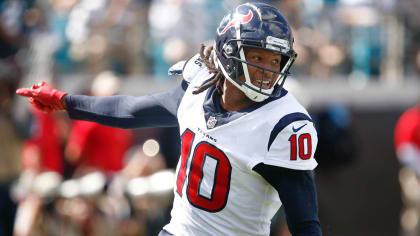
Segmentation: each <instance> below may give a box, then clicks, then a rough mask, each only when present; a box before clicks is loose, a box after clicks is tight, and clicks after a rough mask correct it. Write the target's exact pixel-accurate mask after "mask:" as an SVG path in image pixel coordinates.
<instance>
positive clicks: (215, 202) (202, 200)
mask: <svg viewBox="0 0 420 236" xmlns="http://www.w3.org/2000/svg"><path fill="white" fill-rule="evenodd" d="M194 138H195V134H194V132H192V131H191V130H189V129H187V130H186V131H185V132H184V133H183V134H182V136H181V160H180V161H181V163H180V167H179V170H178V174H177V181H176V192H177V193H178V194H179V195H180V196H181V197H183V196H182V195H183V194H182V188H183V186H184V184H185V183H186V184H187V185H186V195H187V199H188V201H189V202H190V204H191V205H193V206H195V207H197V208H200V209H202V210H205V211H209V212H218V211H221V210H222V209H223V208H224V207H225V206H226V203H227V199H228V195H229V186H230V175H231V172H232V166H231V164H230V162H229V159H228V157H227V156H226V155H225V154H224V153H223V151H222V150H220V149H219V148H217V147H216V146H214V145H212V144H210V143H208V142H205V141H202V142H199V143H197V144H196V145H195V147H193V146H192V144H193V141H194ZM193 149H194V150H193ZM191 151H193V152H191ZM207 158H212V159H213V160H215V161H216V163H217V164H216V165H215V169H214V179H213V186H212V188H211V194H210V197H208V196H204V195H202V194H200V187H201V183H202V181H203V179H204V178H205V176H204V170H203V168H204V164H205V162H206V159H207ZM189 160H191V161H190V168H189V174H188V176H187V166H188V162H189Z"/></svg>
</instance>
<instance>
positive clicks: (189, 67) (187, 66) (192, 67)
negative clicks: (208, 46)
mask: <svg viewBox="0 0 420 236" xmlns="http://www.w3.org/2000/svg"><path fill="white" fill-rule="evenodd" d="M204 66H205V65H204V63H203V61H202V60H201V59H200V55H199V54H196V55H195V56H193V57H191V58H190V59H188V60H187V61H180V62H177V63H176V64H175V65H173V66H172V67H171V68H169V71H168V74H170V75H181V74H182V76H183V77H184V80H185V81H187V82H188V83H189V82H191V80H192V79H193V78H194V77H195V76H196V75H197V73H198V72H199V71H200V70H202V69H203V68H204Z"/></svg>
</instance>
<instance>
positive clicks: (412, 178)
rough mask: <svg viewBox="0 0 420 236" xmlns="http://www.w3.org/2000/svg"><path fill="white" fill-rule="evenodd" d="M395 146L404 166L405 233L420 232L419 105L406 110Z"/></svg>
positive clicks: (403, 231) (414, 233)
mask: <svg viewBox="0 0 420 236" xmlns="http://www.w3.org/2000/svg"><path fill="white" fill-rule="evenodd" d="M394 142H395V149H396V153H397V157H398V160H399V161H400V163H401V165H402V168H401V169H400V173H399V181H400V185H401V190H402V191H401V192H402V198H403V203H404V207H403V210H402V212H401V219H400V224H401V230H402V235H403V236H415V235H419V234H420V224H419V217H420V182H419V180H420V106H419V105H416V106H414V107H412V108H410V109H408V110H406V111H405V112H404V113H403V114H402V115H401V117H400V118H399V120H398V122H397V124H396V126H395V133H394Z"/></svg>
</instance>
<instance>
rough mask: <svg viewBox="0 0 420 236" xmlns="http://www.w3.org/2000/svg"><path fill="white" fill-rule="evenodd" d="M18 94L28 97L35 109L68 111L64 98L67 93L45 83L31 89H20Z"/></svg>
mask: <svg viewBox="0 0 420 236" xmlns="http://www.w3.org/2000/svg"><path fill="white" fill-rule="evenodd" d="M16 94H18V95H20V96H24V97H28V99H29V102H30V103H31V104H32V105H33V106H34V107H36V108H38V109H40V110H42V111H45V112H51V111H59V110H65V109H66V104H65V99H64V97H65V96H66V95H67V93H66V92H62V91H60V90H58V89H55V88H53V87H51V86H50V85H48V84H47V83H46V82H45V81H42V82H40V83H38V84H35V85H33V86H32V87H31V88H20V89H18V90H16Z"/></svg>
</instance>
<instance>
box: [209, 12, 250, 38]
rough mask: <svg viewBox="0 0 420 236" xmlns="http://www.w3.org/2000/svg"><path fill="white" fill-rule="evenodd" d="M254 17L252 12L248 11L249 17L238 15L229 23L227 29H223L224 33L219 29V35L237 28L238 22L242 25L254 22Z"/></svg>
mask: <svg viewBox="0 0 420 236" xmlns="http://www.w3.org/2000/svg"><path fill="white" fill-rule="evenodd" d="M253 16H254V15H253V14H252V11H251V10H249V11H248V14H247V15H241V14H237V15H235V17H234V18H233V19H232V20H230V21H229V23H228V24H227V25H226V26H225V28H223V30H222V32H219V29H217V33H219V35H222V34H224V33H226V31H228V30H229V29H230V28H232V27H233V26H235V25H236V24H237V23H238V22H239V23H240V24H246V23H248V22H250V21H251V20H252V17H253Z"/></svg>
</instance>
